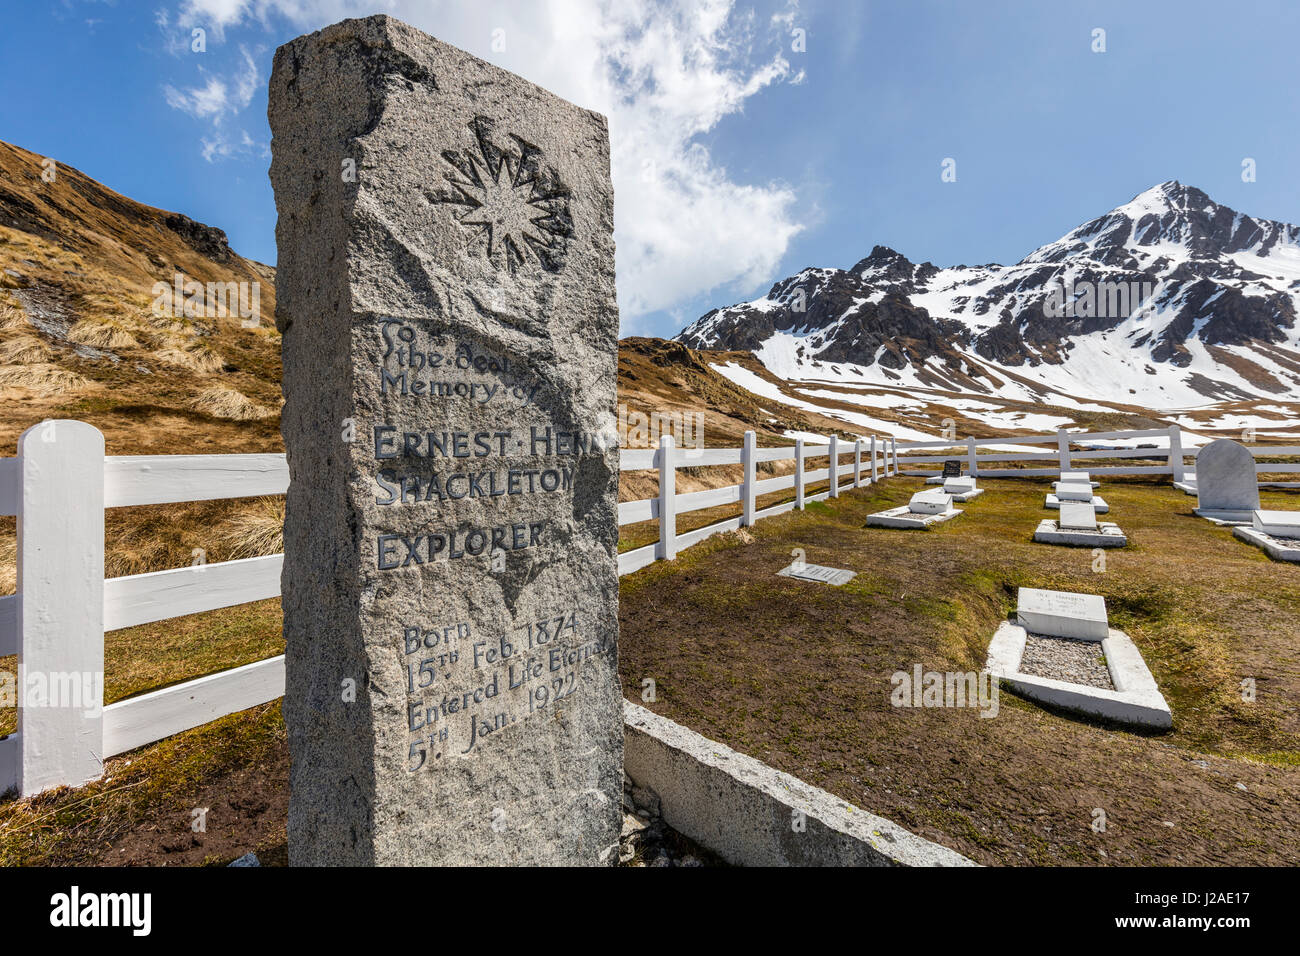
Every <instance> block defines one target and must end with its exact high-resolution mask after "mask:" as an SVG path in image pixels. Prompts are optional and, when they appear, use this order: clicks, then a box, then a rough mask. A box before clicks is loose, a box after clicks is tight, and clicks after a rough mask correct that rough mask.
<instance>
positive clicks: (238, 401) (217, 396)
mask: <svg viewBox="0 0 1300 956" xmlns="http://www.w3.org/2000/svg"><path fill="white" fill-rule="evenodd" d="M0 384H2V383H0ZM190 406H191V407H192V408H193V409H194V410H195V411H199V412H202V413H203V414H205V415H211V416H212V417H213V418H229V419H232V420H234V421H237V422H246V421H251V420H253V419H259V418H270V417H271V416H272V415H274V414H275V412H274V411H272V410H271V409H269V408H266V407H265V406H263V405H258V404H257V403H256V402H254V401H253V400H252V399H251V398H249V397H248V396H247V395H245V394H244V393H243V392H240V391H237V390H236V389H233V388H227V387H226V386H224V385H216V386H213V387H212V388H205V389H204V390H203V391H201V392H199V394H198V395H197V396H196V397H195V398H194V400H193V401H192V402H191V403H190Z"/></svg>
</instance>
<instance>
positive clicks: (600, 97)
mask: <svg viewBox="0 0 1300 956" xmlns="http://www.w3.org/2000/svg"><path fill="white" fill-rule="evenodd" d="M777 2H780V0H777ZM782 9H783V10H784V12H782V11H778V12H777V13H775V14H773V15H772V16H770V17H765V18H762V19H761V20H760V18H759V17H758V16H757V15H756V14H755V13H754V12H753V11H752V10H744V11H742V10H738V9H736V7H735V3H734V0H656V2H653V3H650V2H636V0H527V2H523V0H516V2H510V0H479V2H476V3H466V2H456V3H451V2H441V0H388V2H381V3H373V2H370V3H368V2H364V0H182V2H181V3H180V5H179V8H178V13H177V17H176V23H177V25H178V26H180V27H184V28H186V29H189V28H190V27H191V26H203V27H205V29H207V30H208V32H209V36H210V37H212V36H214V35H215V36H217V37H221V36H224V34H225V32H226V31H227V30H233V29H235V28H237V27H239V26H240V25H241V24H246V23H247V24H253V23H260V24H263V25H266V24H269V23H271V22H273V20H274V19H276V18H283V19H284V20H287V21H288V22H289V23H290V24H291V25H292V26H293V27H294V28H296V29H299V30H302V31H307V30H315V29H319V28H320V27H322V26H324V25H326V24H328V23H332V22H334V21H336V20H339V19H343V18H344V17H349V16H364V15H367V14H370V13H376V12H387V13H391V14H392V15H394V16H397V17H399V18H401V19H403V20H405V21H407V22H408V23H410V24H412V25H413V26H416V27H418V28H420V29H423V30H425V31H427V32H429V33H432V34H433V35H435V36H437V37H439V38H440V39H442V40H445V41H446V42H448V43H452V44H455V45H456V46H459V47H461V48H462V49H465V50H467V51H469V52H470V53H473V54H475V55H476V56H480V57H482V58H484V59H486V60H489V61H490V62H493V63H496V64H497V65H499V66H502V67H504V68H506V69H509V70H512V71H513V72H515V73H518V74H520V75H521V76H524V77H526V78H527V79H529V80H531V81H532V82H534V83H538V84H539V85H541V86H544V87H546V88H547V89H549V90H552V91H553V92H555V93H557V94H558V95H560V96H563V97H565V98H566V99H569V100H572V101H573V102H575V103H578V104H580V105H582V106H585V107H587V108H590V109H594V110H597V111H599V112H601V113H604V114H605V115H606V116H607V117H609V122H610V136H611V145H612V153H613V155H612V167H613V177H614V188H615V215H616V236H615V238H616V240H617V244H618V288H619V300H620V307H621V310H622V312H623V316H624V319H625V321H630V320H634V319H635V318H636V317H637V316H640V315H644V314H646V313H648V312H653V311H656V310H660V309H669V308H672V307H673V306H674V305H675V304H679V303H681V302H683V301H685V300H687V299H690V298H692V297H694V296H698V295H701V294H704V293H707V292H710V291H712V290H716V289H718V288H720V287H731V288H732V289H733V290H738V291H748V290H749V289H752V288H753V287H754V286H755V285H757V284H758V283H761V282H764V281H766V280H768V279H770V278H771V277H772V276H773V274H774V272H775V270H776V269H777V267H778V265H779V263H780V259H781V257H782V255H783V254H784V253H785V251H786V249H787V248H788V246H789V243H790V241H791V239H792V238H793V236H794V235H795V234H796V233H798V232H799V231H800V229H801V228H802V223H801V221H800V218H799V216H798V212H799V210H798V208H797V205H798V203H797V195H796V193H795V191H794V190H793V188H791V187H790V186H789V185H787V184H784V183H773V182H759V183H753V182H751V183H744V182H739V181H737V180H736V178H735V177H734V176H732V175H731V174H730V173H729V172H728V170H727V169H725V168H724V167H723V166H721V165H720V164H719V163H718V162H717V161H716V160H715V159H714V157H713V156H712V155H711V153H710V152H709V150H708V149H707V148H706V147H705V146H704V145H703V144H701V143H700V142H699V137H700V136H701V134H705V133H708V132H710V131H711V130H713V129H714V128H715V127H716V126H717V124H718V123H719V122H720V121H721V120H722V119H723V118H724V117H726V116H729V115H732V114H735V113H738V112H740V111H742V110H743V108H744V105H745V103H746V101H747V100H749V99H750V98H751V97H754V96H756V95H758V94H759V93H760V92H761V91H762V90H764V89H765V88H767V87H769V86H771V85H773V84H775V83H782V82H799V81H800V80H801V79H802V74H801V73H795V72H794V71H793V70H792V69H791V66H790V64H789V62H788V61H787V60H786V59H785V58H784V57H783V56H782V55H781V52H780V51H781V50H782V49H784V48H785V41H786V40H787V39H788V36H787V35H788V27H787V24H788V23H789V22H791V19H790V17H791V16H792V13H790V11H792V10H793V9H795V5H794V4H793V3H790V5H789V7H788V8H782ZM760 24H761V26H760ZM494 31H500V32H495V33H494ZM494 36H495V37H496V38H497V39H498V40H501V39H504V49H500V48H498V49H494V48H493V39H494ZM498 47H499V44H498ZM254 69H255V68H254ZM243 75H244V76H247V75H248V74H247V72H245V73H244V74H243ZM254 76H255V82H260V78H258V77H256V75H255V74H254ZM211 85H212V81H211V80H209V83H208V85H207V86H204V87H201V88H199V89H195V90H188V91H184V92H183V93H181V94H178V98H177V102H176V103H173V105H176V106H177V107H178V108H181V109H186V110H187V112H190V113H191V114H193V115H200V114H199V113H198V112H197V110H200V109H203V108H211V109H213V110H214V112H213V114H212V115H214V116H217V117H218V118H220V117H221V116H224V115H226V113H228V112H230V109H229V104H231V103H237V102H239V101H240V100H241V99H243V101H244V103H245V105H246V104H247V98H246V97H244V96H243V88H242V87H239V86H238V85H237V84H234V83H230V84H227V86H226V88H225V90H224V92H225V96H226V105H225V106H224V108H219V107H216V106H215V105H213V104H215V103H216V102H217V101H218V100H219V99H220V96H219V93H218V91H217V90H216V89H213V90H211V91H209V89H208V87H210V86H211ZM205 96H206V98H205ZM168 102H172V98H171V95H170V93H169V98H168ZM181 104H184V105H181ZM205 149H206V147H205ZM213 155H214V156H215V155H221V153H220V152H219V151H214V153H213Z"/></svg>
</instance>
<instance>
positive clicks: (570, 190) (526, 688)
mask: <svg viewBox="0 0 1300 956" xmlns="http://www.w3.org/2000/svg"><path fill="white" fill-rule="evenodd" d="M269 114H270V121H271V129H272V133H273V141H272V164H271V181H272V184H273V186H274V189H275V198H276V206H277V209H278V212H279V224H278V226H277V230H276V238H277V243H278V248H279V263H278V265H279V272H278V275H277V279H276V285H277V292H278V293H279V295H278V305H277V310H276V321H277V324H278V326H279V328H280V330H281V332H282V333H283V361H284V378H283V381H284V385H283V388H284V395H285V399H286V404H285V407H284V413H283V425H282V430H283V435H284V442H285V447H286V451H287V453H288V461H289V472H290V485H289V492H288V502H287V514H286V519H285V548H284V551H285V559H284V572H283V585H282V590H283V604H284V632H285V639H286V672H287V681H286V692H285V699H284V714H285V723H286V725H287V727H288V732H289V748H290V758H291V770H290V800H289V816H288V840H289V860H290V863H291V864H293V865H321V864H360V865H371V864H399V865H406V864H596V863H601V862H606V863H607V862H611V861H612V859H613V858H615V857H616V856H617V843H618V839H619V830H620V825H621V821H622V813H621V806H620V804H621V793H622V787H623V768H622V759H623V750H622V746H623V720H622V709H623V708H622V694H621V691H620V687H619V682H618V669H617V665H618V657H617V653H618V652H617V638H618V578H617V570H616V561H617V543H618V527H617V520H616V502H617V490H618V470H619V469H618V447H617V441H616V438H615V437H614V436H615V435H616V429H615V423H614V409H615V402H616V399H615V376H616V362H617V352H618V341H617V338H618V313H617V306H616V302H615V291H614V243H613V213H614V206H613V190H612V187H611V185H610V177H609V136H608V131H607V126H606V122H605V119H604V118H603V117H601V116H600V115H598V114H596V113H592V112H589V111H588V110H584V109H580V108H579V107H577V106H574V105H572V104H570V103H567V102H565V101H564V100H561V99H559V98H557V97H555V96H553V95H552V94H550V93H548V92H547V91H545V90H543V89H540V88H538V87H536V86H533V85H532V84H530V83H527V82H525V81H524V80H522V79H520V78H519V77H517V76H514V75H513V74H510V73H507V72H505V71H503V70H500V69H498V68H496V67H493V66H491V65H489V64H487V63H484V62H482V61H480V60H477V59H475V58H474V57H472V56H469V55H468V54H466V53H463V52H462V51H460V50H457V49H455V48H453V47H450V46H448V45H446V44H444V43H441V42H439V41H437V40H435V39H433V38H432V37H429V36H427V35H425V34H423V33H420V32H419V31H417V30H415V29H413V28H411V27H409V26H407V25H406V24H404V23H402V22H400V21H398V20H395V19H392V18H390V17H386V16H375V17H369V18H367V19H362V20H347V21H344V22H342V23H338V24H335V25H334V26H331V27H328V28H326V29H324V30H321V31H320V32H318V33H314V34H311V35H310V36H304V37H300V38H298V39H297V40H294V41H292V42H291V43H288V44H286V45H285V46H283V47H281V48H280V49H279V50H278V51H277V53H276V56H275V63H274V69H273V72H272V76H271V88H270V103H269Z"/></svg>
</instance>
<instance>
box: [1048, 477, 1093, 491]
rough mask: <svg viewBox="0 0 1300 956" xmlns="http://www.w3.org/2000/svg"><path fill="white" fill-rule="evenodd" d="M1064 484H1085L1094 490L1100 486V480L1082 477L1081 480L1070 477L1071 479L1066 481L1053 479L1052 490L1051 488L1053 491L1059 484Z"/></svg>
mask: <svg viewBox="0 0 1300 956" xmlns="http://www.w3.org/2000/svg"><path fill="white" fill-rule="evenodd" d="M1064 484H1072V485H1077V484H1087V485H1089V486H1090V487H1091V488H1092V489H1093V490H1094V491H1096V490H1097V489H1098V488H1100V487H1101V482H1100V481H1087V480H1086V479H1083V480H1080V479H1072V480H1070V481H1068V482H1066V481H1054V482H1052V490H1053V491H1056V490H1057V489H1058V488H1060V487H1061V485H1064Z"/></svg>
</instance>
